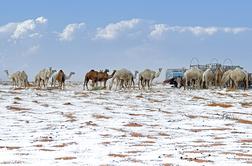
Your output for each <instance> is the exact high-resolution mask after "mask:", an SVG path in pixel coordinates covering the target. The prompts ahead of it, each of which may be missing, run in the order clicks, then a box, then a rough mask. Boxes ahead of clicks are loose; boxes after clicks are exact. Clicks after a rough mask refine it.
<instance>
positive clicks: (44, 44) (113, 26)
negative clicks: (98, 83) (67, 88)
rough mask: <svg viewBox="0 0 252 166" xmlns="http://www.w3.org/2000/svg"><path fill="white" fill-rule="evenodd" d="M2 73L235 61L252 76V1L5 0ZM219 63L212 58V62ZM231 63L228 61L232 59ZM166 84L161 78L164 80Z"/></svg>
mask: <svg viewBox="0 0 252 166" xmlns="http://www.w3.org/2000/svg"><path fill="white" fill-rule="evenodd" d="M0 3H1V5H0V11H1V15H0V70H1V72H0V80H6V76H5V73H4V72H3V70H5V69H8V70H9V71H10V73H12V72H15V71H17V70H25V71H26V72H27V73H28V75H29V80H30V81H32V80H34V75H35V74H36V73H37V72H39V70H41V69H43V68H46V67H50V66H52V67H53V68H54V69H63V70H64V71H65V72H66V73H69V72H70V71H74V72H76V75H75V76H74V78H75V80H82V78H83V75H84V74H85V73H86V72H87V71H89V70H90V69H96V70H100V69H105V68H108V69H110V70H111V71H112V70H114V69H120V68H128V69H130V70H132V71H134V70H139V71H141V70H143V69H145V68H150V69H154V70H157V69H158V68H159V67H162V68H164V69H166V68H175V67H188V66H189V65H190V61H191V59H192V58H193V57H196V58H197V59H199V62H200V64H206V63H211V62H213V58H216V59H218V62H219V63H223V61H224V60H225V59H227V58H230V59H231V60H232V62H233V64H235V65H241V66H243V67H244V68H245V69H246V70H248V71H250V72H252V46H251V43H252V21H251V16H252V1H249V0H243V1H230V0H222V1H220V0H211V1H210V0H209V1H202V0H191V1H182V0H170V1H167V0H148V1H147V0H127V1H118V0H106V1H98V0H85V1H83V0H74V1H66V0H37V1H34V0H25V1H20V0H2V1H1V2H0ZM214 62H215V61H214ZM227 63H228V64H229V62H227ZM163 79H164V78H163Z"/></svg>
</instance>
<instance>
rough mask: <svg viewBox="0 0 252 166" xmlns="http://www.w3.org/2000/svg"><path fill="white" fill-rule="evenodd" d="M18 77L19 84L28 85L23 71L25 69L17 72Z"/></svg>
mask: <svg viewBox="0 0 252 166" xmlns="http://www.w3.org/2000/svg"><path fill="white" fill-rule="evenodd" d="M18 79H19V83H20V86H24V87H25V88H26V87H28V86H29V82H28V75H27V74H26V73H25V71H22V72H20V73H19V75H18Z"/></svg>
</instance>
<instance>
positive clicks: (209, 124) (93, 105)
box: [0, 84, 252, 166]
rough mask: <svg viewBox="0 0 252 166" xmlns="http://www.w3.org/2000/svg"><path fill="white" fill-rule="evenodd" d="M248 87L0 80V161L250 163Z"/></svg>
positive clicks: (251, 112)
mask: <svg viewBox="0 0 252 166" xmlns="http://www.w3.org/2000/svg"><path fill="white" fill-rule="evenodd" d="M251 164H252V90H248V91H243V90H237V91H227V90H226V89H222V90H219V89H215V90H183V89H174V88H171V87H170V86H164V85H161V84H157V85H155V86H154V87H153V89H152V90H149V91H143V90H138V89H134V90H122V91H114V90H112V91H110V90H96V91H83V90H82V86H81V85H78V84H72V85H68V86H67V87H66V89H65V90H64V91H62V90H57V89H53V90H38V89H13V88H12V87H11V86H9V85H0V165H43V166H44V165H67V166H69V165H126V166H129V165H164V166H168V165H222V166H224V165H229V166H230V165H251Z"/></svg>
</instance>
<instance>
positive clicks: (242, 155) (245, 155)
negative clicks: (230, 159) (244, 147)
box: [222, 152, 252, 160]
mask: <svg viewBox="0 0 252 166" xmlns="http://www.w3.org/2000/svg"><path fill="white" fill-rule="evenodd" d="M222 154H226V155H236V156H239V157H252V154H247V153H240V152H223V153H222ZM251 160H252V158H251Z"/></svg>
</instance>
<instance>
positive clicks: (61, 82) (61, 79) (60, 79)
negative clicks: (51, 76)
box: [56, 70, 66, 89]
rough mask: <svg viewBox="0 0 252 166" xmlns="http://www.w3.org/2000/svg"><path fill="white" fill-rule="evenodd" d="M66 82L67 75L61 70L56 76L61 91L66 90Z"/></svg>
mask: <svg viewBox="0 0 252 166" xmlns="http://www.w3.org/2000/svg"><path fill="white" fill-rule="evenodd" d="M65 80H66V78H65V73H64V72H63V70H60V71H59V72H58V73H57V75H56V81H58V83H59V88H60V89H64V87H65Z"/></svg>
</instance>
